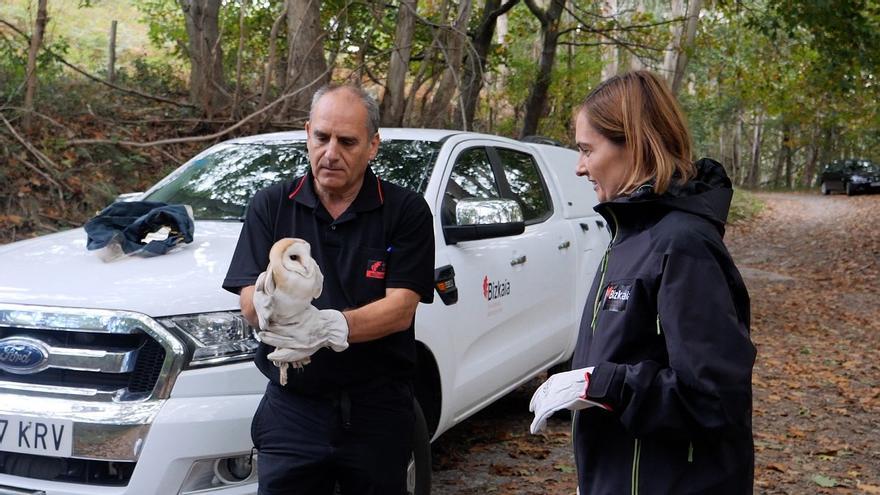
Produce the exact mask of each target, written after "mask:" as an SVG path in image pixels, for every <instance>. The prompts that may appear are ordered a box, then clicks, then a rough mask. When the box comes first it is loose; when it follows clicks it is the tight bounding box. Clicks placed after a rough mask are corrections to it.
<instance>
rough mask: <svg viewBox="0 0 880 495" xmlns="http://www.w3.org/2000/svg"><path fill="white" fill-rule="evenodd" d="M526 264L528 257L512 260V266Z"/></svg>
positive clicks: (523, 256)
mask: <svg viewBox="0 0 880 495" xmlns="http://www.w3.org/2000/svg"><path fill="white" fill-rule="evenodd" d="M525 262H526V255H522V256H518V257H516V258H514V259H512V260H510V266H516V265H522V264H523V263H525Z"/></svg>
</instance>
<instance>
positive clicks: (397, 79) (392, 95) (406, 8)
mask: <svg viewBox="0 0 880 495" xmlns="http://www.w3.org/2000/svg"><path fill="white" fill-rule="evenodd" d="M417 8H418V0H400V6H399V7H398V15H397V29H396V31H395V33H394V47H393V50H392V52H391V62H390V64H389V66H388V79H387V84H386V85H385V93H384V94H383V96H382V104H381V106H380V110H381V113H382V125H384V126H400V125H402V124H403V114H404V112H405V110H406V93H405V91H406V74H407V73H408V72H409V61H410V56H411V54H412V44H413V37H414V35H415V27H416V12H417Z"/></svg>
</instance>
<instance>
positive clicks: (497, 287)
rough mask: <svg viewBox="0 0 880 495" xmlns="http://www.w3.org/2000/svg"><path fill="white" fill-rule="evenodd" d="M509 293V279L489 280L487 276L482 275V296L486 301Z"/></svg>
mask: <svg viewBox="0 0 880 495" xmlns="http://www.w3.org/2000/svg"><path fill="white" fill-rule="evenodd" d="M509 295H510V281H508V280H504V281H501V282H493V281H491V280H489V276H488V275H487V276H485V277H483V297H484V298H486V300H487V301H494V300H495V299H499V298H502V297H504V296H509Z"/></svg>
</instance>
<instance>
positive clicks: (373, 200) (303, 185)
mask: <svg viewBox="0 0 880 495" xmlns="http://www.w3.org/2000/svg"><path fill="white" fill-rule="evenodd" d="M314 180H315V176H314V175H312V171H311V170H309V171H308V173H307V174H306V175H304V176H302V177H300V178H298V179H295V180H294V181H293V189H292V191H291V193H290V194H289V195H288V196H287V197H288V199H292V200H294V201H296V202H297V203H300V204H302V205H305V206H308V207H309V208H315V207H317V206H318V195H317V194H315V188H314ZM384 203H385V191H384V190H383V187H382V181H380V180H379V178H378V177H376V174H374V173H373V169H372V168H370V167H367V170H366V171H365V172H364V181H363V183H362V184H361V190H360V191H359V192H358V195H357V197H356V198H354V201H353V202H352V203H351V206H349V207H348V209H349V210H350V211H354V212H360V211H370V210H373V209H376V208H378V207H380V206H382V205H383V204H384Z"/></svg>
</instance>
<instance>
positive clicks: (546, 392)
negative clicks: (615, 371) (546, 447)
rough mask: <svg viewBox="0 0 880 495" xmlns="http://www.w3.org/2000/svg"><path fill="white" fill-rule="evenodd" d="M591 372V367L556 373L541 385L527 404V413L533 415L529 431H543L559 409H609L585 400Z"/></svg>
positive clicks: (533, 432) (534, 432)
mask: <svg viewBox="0 0 880 495" xmlns="http://www.w3.org/2000/svg"><path fill="white" fill-rule="evenodd" d="M592 372H593V367H592V366H591V367H589V368H581V369H577V370H571V371H566V372H564V373H557V374H555V375H553V376H551V377H550V378H548V379H547V381H546V382H544V383H542V384H541V386H540V387H538V389H537V390H535V394H534V395H532V400H531V402H529V411H532V412H534V413H535V419H534V420H533V421H532V424H531V426H530V427H529V431H530V432H532V434H536V433H538V432H540V431H541V430H543V429H544V427H545V426H547V418H549V417H550V416H552V415H553V413H555V412H556V411H559V410H560V409H569V410H571V411H576V410H578V409H585V408H588V407H593V406H599V407H601V408H604V409H609V408H608V406H605V405H604V404H599V403H598V402H593V401H591V400H587V398H586V397H587V387H589V386H590V373H592Z"/></svg>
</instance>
